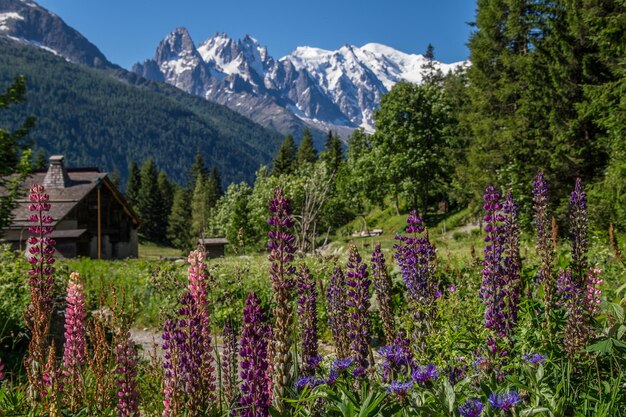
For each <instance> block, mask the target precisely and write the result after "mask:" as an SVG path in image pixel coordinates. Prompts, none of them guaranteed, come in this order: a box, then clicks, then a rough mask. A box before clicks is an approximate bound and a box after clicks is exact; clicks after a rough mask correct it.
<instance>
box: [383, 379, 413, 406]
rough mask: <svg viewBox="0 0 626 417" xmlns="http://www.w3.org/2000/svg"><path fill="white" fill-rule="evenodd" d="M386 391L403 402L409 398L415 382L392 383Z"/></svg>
mask: <svg viewBox="0 0 626 417" xmlns="http://www.w3.org/2000/svg"><path fill="white" fill-rule="evenodd" d="M385 389H386V391H387V392H388V393H389V394H393V395H394V396H395V397H396V398H397V399H398V400H399V401H400V402H403V401H404V400H406V398H407V397H408V396H409V391H411V389H413V382H410V381H409V382H403V381H392V382H391V383H390V384H389V385H388V386H387V387H386V388H385Z"/></svg>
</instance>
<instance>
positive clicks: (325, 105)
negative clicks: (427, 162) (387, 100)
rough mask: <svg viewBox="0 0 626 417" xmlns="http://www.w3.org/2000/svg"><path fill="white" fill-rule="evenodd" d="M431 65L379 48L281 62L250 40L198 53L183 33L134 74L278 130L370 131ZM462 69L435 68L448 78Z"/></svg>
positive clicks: (220, 39) (218, 38) (223, 38)
mask: <svg viewBox="0 0 626 417" xmlns="http://www.w3.org/2000/svg"><path fill="white" fill-rule="evenodd" d="M426 62H427V60H426V58H424V56H422V55H416V54H407V53H404V52H401V51H398V50H396V49H393V48H391V47H389V46H386V45H382V44H377V43H369V44H367V45H364V46H362V47H360V48H359V47H356V46H352V45H344V46H342V47H341V48H339V49H338V50H336V51H329V50H324V49H320V48H313V47H309V46H301V47H298V48H296V49H295V50H294V51H293V52H292V53H291V54H289V55H287V56H285V57H283V58H281V59H279V60H275V59H273V58H272V57H271V56H270V55H269V53H268V50H267V48H266V47H265V46H261V44H260V43H259V42H258V41H257V40H256V39H254V38H253V37H251V36H249V35H246V36H245V37H244V38H243V39H240V40H235V39H232V38H229V37H228V36H227V35H226V34H224V33H222V34H215V35H214V36H211V37H209V38H208V39H207V40H205V41H204V42H202V43H201V44H200V45H199V46H198V47H197V48H196V47H195V46H194V44H193V41H191V38H190V37H189V34H188V33H187V31H186V30H184V29H182V28H179V29H177V30H176V31H174V32H173V33H171V34H170V35H168V37H166V38H165V39H164V40H163V41H162V42H161V44H160V45H159V47H158V48H157V53H156V54H155V57H154V59H152V60H148V61H145V62H144V63H143V64H136V65H135V66H134V67H133V71H135V72H137V73H139V74H141V75H143V76H144V77H147V78H151V79H155V80H159V81H165V82H167V83H169V84H172V85H175V86H177V87H178V88H181V89H183V90H185V91H188V92H190V93H193V94H197V95H201V96H203V97H205V98H207V99H209V100H213V101H217V102H218V103H221V104H226V105H227V106H230V107H231V108H233V109H234V110H237V111H239V112H241V113H243V114H245V115H247V116H249V117H252V118H253V119H254V120H255V121H257V122H259V123H261V124H263V125H265V126H271V127H274V128H276V127H277V125H276V122H275V120H272V118H275V117H282V118H283V122H282V123H278V125H279V126H283V127H284V129H287V128H289V127H290V126H291V127H293V120H292V118H294V119H300V120H302V121H304V122H305V123H307V124H309V125H311V126H314V127H317V128H319V126H334V127H337V128H341V130H342V131H344V132H345V131H346V129H348V130H349V129H354V128H357V127H362V128H364V129H365V130H367V131H370V132H371V131H373V130H374V111H375V109H376V108H378V106H379V103H380V99H381V97H382V95H383V94H385V93H386V92H388V91H389V90H390V89H391V87H393V85H394V84H396V83H397V82H400V81H409V82H416V83H419V82H421V81H422V75H421V71H422V67H423V66H424V64H425V63H426ZM459 65H463V63H454V64H443V63H439V62H435V67H436V68H438V69H440V70H441V71H442V72H443V73H444V74H445V73H447V72H448V71H450V70H452V69H454V68H456V67H458V66H459ZM283 133H287V132H286V131H283Z"/></svg>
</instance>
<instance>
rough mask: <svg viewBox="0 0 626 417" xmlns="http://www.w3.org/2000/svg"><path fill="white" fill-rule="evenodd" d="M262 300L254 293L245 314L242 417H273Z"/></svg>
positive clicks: (242, 352)
mask: <svg viewBox="0 0 626 417" xmlns="http://www.w3.org/2000/svg"><path fill="white" fill-rule="evenodd" d="M265 321H266V319H265V313H263V309H262V308H261V300H259V298H258V297H257V296H256V294H255V293H253V292H251V293H250V294H249V295H248V298H247V299H246V305H245V308H244V311H243V330H242V334H241V341H240V343H239V344H240V346H241V348H240V351H239V354H240V355H241V363H240V367H241V381H242V383H241V398H240V404H241V411H240V414H239V415H240V416H242V417H266V416H268V415H269V404H270V395H269V394H270V393H269V392H268V390H267V386H268V385H269V384H270V378H269V375H268V362H267V344H268V336H269V334H268V333H269V332H268V330H269V329H268V326H267V324H266V323H265Z"/></svg>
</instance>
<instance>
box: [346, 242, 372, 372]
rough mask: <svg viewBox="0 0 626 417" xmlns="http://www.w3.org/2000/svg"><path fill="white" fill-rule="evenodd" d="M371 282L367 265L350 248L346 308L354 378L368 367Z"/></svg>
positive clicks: (357, 252) (354, 247)
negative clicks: (353, 362)
mask: <svg viewBox="0 0 626 417" xmlns="http://www.w3.org/2000/svg"><path fill="white" fill-rule="evenodd" d="M370 285H371V281H370V280H369V279H368V273H367V265H365V263H363V262H362V259H361V255H359V251H358V250H357V248H356V246H351V247H350V253H349V255H348V265H347V271H346V288H347V289H348V290H347V301H346V305H347V306H348V337H349V338H350V340H351V342H350V352H351V357H352V359H353V360H354V361H355V363H356V366H357V367H356V368H355V371H354V372H353V375H354V376H357V377H360V376H362V375H363V374H364V373H365V371H366V369H367V368H368V366H369V361H368V355H369V341H370V335H371V333H370V327H371V321H370V318H369V313H368V310H369V307H370V293H369V288H370Z"/></svg>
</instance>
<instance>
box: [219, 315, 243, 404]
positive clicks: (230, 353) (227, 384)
mask: <svg viewBox="0 0 626 417" xmlns="http://www.w3.org/2000/svg"><path fill="white" fill-rule="evenodd" d="M222 339H223V341H224V350H223V351H222V378H223V383H222V386H223V390H224V396H225V398H226V402H227V403H228V404H232V403H233V402H234V400H235V397H236V395H237V366H238V361H237V350H238V349H239V347H238V344H237V334H236V333H235V329H234V328H233V325H232V323H231V322H230V320H228V321H227V322H226V324H225V325H224V332H223V333H222Z"/></svg>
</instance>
